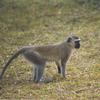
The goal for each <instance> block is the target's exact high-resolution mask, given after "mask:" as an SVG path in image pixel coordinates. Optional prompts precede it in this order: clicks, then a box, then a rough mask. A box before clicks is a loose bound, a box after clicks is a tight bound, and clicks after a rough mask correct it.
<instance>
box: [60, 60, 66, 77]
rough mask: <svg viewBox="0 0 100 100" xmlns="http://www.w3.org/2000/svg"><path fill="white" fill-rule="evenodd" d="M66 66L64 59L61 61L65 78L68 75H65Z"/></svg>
mask: <svg viewBox="0 0 100 100" xmlns="http://www.w3.org/2000/svg"><path fill="white" fill-rule="evenodd" d="M65 68H66V61H62V62H61V74H62V76H63V77H64V78H66V75H65Z"/></svg>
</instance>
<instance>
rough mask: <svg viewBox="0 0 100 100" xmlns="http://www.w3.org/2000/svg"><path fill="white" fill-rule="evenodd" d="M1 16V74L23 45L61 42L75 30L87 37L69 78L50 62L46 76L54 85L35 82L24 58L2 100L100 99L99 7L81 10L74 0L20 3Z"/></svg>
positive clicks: (7, 78)
mask: <svg viewBox="0 0 100 100" xmlns="http://www.w3.org/2000/svg"><path fill="white" fill-rule="evenodd" d="M72 1H73V2H72ZM13 3H14V2H13ZM9 6H10V7H9ZM14 7H15V8H14ZM7 9H8V10H7ZM0 13H1V15H2V16H3V17H2V16H0V29H1V30H0V71H1V70H2V65H3V63H4V62H5V61H6V60H7V59H9V57H10V56H11V54H12V53H13V52H15V51H16V49H18V48H20V47H21V46H23V45H29V44H33V45H37V44H38V45H40V44H41V45H42V44H48V43H55V42H59V41H62V40H63V39H64V37H66V36H68V35H70V32H75V33H76V35H78V36H79V37H80V38H81V48H80V50H75V52H74V53H73V55H72V58H71V59H70V61H69V62H68V64H67V68H66V71H68V75H67V78H66V79H63V78H62V77H61V76H60V75H58V74H57V69H56V66H55V64H54V63H50V64H48V66H47V68H46V69H45V73H44V76H45V77H46V78H51V79H53V81H52V82H50V83H44V84H41V85H39V84H35V83H33V82H32V75H31V69H32V67H31V66H29V65H28V64H27V63H26V62H25V60H24V59H22V57H19V58H18V59H16V61H14V62H13V63H12V64H11V65H10V66H9V68H8V70H7V72H6V73H5V75H4V79H3V80H2V81H0V99H36V100H42V99H43V100H49V99H50V100H52V99H53V100H61V99H62V100H63V99H64V100H65V99H66V100H99V99H100V13H99V11H98V10H97V9H94V8H93V7H92V6H91V7H90V6H89V7H88V6H87V5H86V7H85V5H81V6H80V5H79V4H78V3H75V2H74V0H59V1H57V0H51V1H46V0H43V2H41V1H40V0H37V1H36V0H32V1H31V0H30V1H29V2H28V1H27V0H25V1H24V2H23V0H20V1H17V0H15V3H14V4H12V1H11V0H9V3H8V2H6V1H5V7H2V9H1V10H0ZM53 66H54V67H53Z"/></svg>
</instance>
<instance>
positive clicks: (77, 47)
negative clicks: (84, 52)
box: [75, 40, 80, 49]
mask: <svg viewBox="0 0 100 100" xmlns="http://www.w3.org/2000/svg"><path fill="white" fill-rule="evenodd" d="M75 48H76V49H79V48H80V40H77V41H75Z"/></svg>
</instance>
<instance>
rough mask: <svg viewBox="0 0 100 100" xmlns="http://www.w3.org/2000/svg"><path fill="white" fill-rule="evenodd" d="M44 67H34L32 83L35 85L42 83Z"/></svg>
mask: <svg viewBox="0 0 100 100" xmlns="http://www.w3.org/2000/svg"><path fill="white" fill-rule="evenodd" d="M44 67H45V65H36V67H35V76H34V81H35V82H36V83H39V82H41V81H42V76H43V72H44Z"/></svg>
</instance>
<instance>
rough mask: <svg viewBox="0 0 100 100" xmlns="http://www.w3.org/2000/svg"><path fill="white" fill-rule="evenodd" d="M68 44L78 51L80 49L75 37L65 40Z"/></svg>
mask: <svg viewBox="0 0 100 100" xmlns="http://www.w3.org/2000/svg"><path fill="white" fill-rule="evenodd" d="M67 42H68V43H71V44H72V45H73V46H74V48H76V49H79V48H80V38H79V37H77V36H71V37H69V38H68V40H67Z"/></svg>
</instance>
